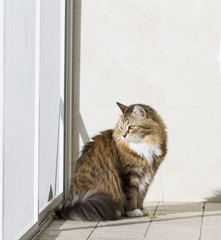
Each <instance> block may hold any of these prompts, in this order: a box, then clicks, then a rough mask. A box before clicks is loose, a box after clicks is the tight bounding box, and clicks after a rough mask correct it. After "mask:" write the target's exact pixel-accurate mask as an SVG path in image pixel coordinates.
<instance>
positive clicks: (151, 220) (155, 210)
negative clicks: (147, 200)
mask: <svg viewBox="0 0 221 240" xmlns="http://www.w3.org/2000/svg"><path fill="white" fill-rule="evenodd" d="M158 206H159V202H157V205H156V207H155V209H154V212H153V215H155V214H156V212H157V208H158ZM152 222H153V219H150V222H149V224H148V226H147V230H146V232H145V234H144V238H145V237H146V236H147V233H148V231H149V228H150V225H151V223H152Z"/></svg>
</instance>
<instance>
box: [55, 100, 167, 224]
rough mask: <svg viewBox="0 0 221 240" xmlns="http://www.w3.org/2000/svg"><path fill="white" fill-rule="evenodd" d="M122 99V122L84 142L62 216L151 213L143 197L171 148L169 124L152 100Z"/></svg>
mask: <svg viewBox="0 0 221 240" xmlns="http://www.w3.org/2000/svg"><path fill="white" fill-rule="evenodd" d="M117 105H118V106H119V108H120V109H121V111H122V113H123V114H122V115H121V117H120V120H119V122H118V123H117V125H116V127H115V128H114V130H106V131H103V132H101V133H100V134H99V135H97V136H95V137H94V138H93V139H92V141H90V142H89V143H87V144H86V145H85V146H84V148H83V151H82V153H81V156H80V158H79V159H78V160H77V163H76V168H75V174H74V177H73V178H72V183H71V191H70V197H69V199H68V200H67V201H66V202H65V203H63V204H62V205H60V206H59V207H58V208H57V210H56V214H57V216H59V217H62V218H64V219H73V220H86V221H105V220H115V219H118V218H119V217H120V216H122V215H126V216H129V217H138V216H144V215H148V210H147V209H145V208H144V207H143V201H144V197H145V195H146V193H147V190H148V188H149V186H150V184H151V182H152V180H153V178H154V175H155V174H156V172H157V170H158V168H159V166H160V164H161V162H162V161H163V159H164V157H165V155H166V152H167V132H166V126H165V124H164V123H163V121H162V119H161V118H160V116H159V115H158V114H157V113H156V111H155V110H154V109H153V108H151V107H150V106H146V105H143V104H133V105H130V106H128V107H127V106H125V105H123V104H120V103H117Z"/></svg>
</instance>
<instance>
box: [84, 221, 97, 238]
mask: <svg viewBox="0 0 221 240" xmlns="http://www.w3.org/2000/svg"><path fill="white" fill-rule="evenodd" d="M99 223H100V222H98V223H97V224H96V226H95V227H94V228H93V230H92V231H91V233H90V234H89V236H88V237H87V239H86V240H89V239H90V237H91V235H92V234H93V232H94V230H95V229H96V228H97V226H98V225H99Z"/></svg>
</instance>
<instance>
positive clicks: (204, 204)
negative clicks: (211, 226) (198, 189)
mask: <svg viewBox="0 0 221 240" xmlns="http://www.w3.org/2000/svg"><path fill="white" fill-rule="evenodd" d="M205 206H206V203H205V202H204V203H203V208H202V209H203V211H202V218H201V225H200V235H199V240H201V237H202V231H203V220H204V213H205Z"/></svg>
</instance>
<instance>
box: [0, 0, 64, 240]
mask: <svg viewBox="0 0 221 240" xmlns="http://www.w3.org/2000/svg"><path fill="white" fill-rule="evenodd" d="M0 6H1V7H2V8H1V19H0V31H1V32H0V35H1V40H0V47H1V50H3V55H2V54H1V61H0V65H1V66H0V67H1V68H0V69H1V70H2V71H1V82H0V86H1V92H0V107H1V111H0V113H1V115H0V130H1V132H0V155H1V156H0V157H1V158H0V176H1V179H0V191H1V193H0V214H1V216H0V225H1V226H0V229H1V230H0V239H4V240H13V239H14V240H16V239H19V238H21V237H22V236H23V239H28V238H31V236H32V235H33V234H34V233H36V232H37V231H38V229H39V226H40V224H41V222H42V221H43V220H45V218H46V217H47V216H49V215H50V212H52V211H53V209H54V208H55V207H56V205H58V204H59V203H60V202H61V201H62V200H63V199H64V146H65V145H64V127H65V98H66V91H65V86H66V85H67V84H68V83H67V81H69V80H67V78H65V17H66V15H65V9H66V1H65V0H47V1H45V0H19V1H17V0H0ZM65 79H66V80H65ZM3 90H4V91H3ZM30 229H32V230H31V231H30ZM24 236H25V237H24Z"/></svg>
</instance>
